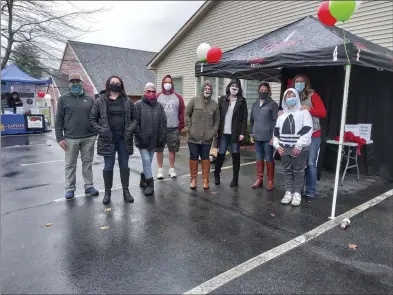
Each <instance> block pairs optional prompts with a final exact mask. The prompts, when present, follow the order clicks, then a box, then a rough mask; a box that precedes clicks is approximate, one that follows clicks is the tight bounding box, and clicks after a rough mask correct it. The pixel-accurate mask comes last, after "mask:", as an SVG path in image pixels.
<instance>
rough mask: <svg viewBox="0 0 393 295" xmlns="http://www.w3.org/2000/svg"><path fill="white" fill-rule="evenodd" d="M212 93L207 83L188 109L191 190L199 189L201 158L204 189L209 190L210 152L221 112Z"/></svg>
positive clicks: (211, 88)
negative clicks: (198, 178)
mask: <svg viewBox="0 0 393 295" xmlns="http://www.w3.org/2000/svg"><path fill="white" fill-rule="evenodd" d="M212 91H213V86H212V83H211V82H210V81H205V82H204V83H203V85H202V89H201V95H200V96H198V97H194V98H193V99H191V101H190V102H189V103H188V105H187V108H186V125H187V129H188V138H187V142H188V147H189V150H190V161H189V163H190V176H191V177H190V178H191V183H190V188H191V189H195V188H196V187H197V175H198V161H199V157H200V158H201V162H202V178H203V188H204V189H208V188H209V174H210V159H209V152H210V148H211V145H212V141H213V138H214V136H216V134H217V131H218V127H219V124H220V111H219V109H218V105H217V103H216V102H215V101H214V100H212V98H211V97H212Z"/></svg>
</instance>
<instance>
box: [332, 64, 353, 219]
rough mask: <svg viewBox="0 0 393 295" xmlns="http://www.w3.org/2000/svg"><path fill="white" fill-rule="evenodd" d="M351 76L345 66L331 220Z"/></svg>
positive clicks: (338, 175) (333, 215) (347, 66)
mask: <svg viewBox="0 0 393 295" xmlns="http://www.w3.org/2000/svg"><path fill="white" fill-rule="evenodd" d="M350 76H351V65H350V64H349V65H346V66H345V82H344V96H343V105H342V110H341V124H340V139H339V145H338V154H337V166H336V178H335V180H334V192H333V202H332V213H331V216H330V217H329V218H330V219H334V218H335V214H336V202H337V191H338V182H339V178H340V167H341V158H342V151H343V142H344V129H345V121H346V117H347V105H348V89H349V78H350Z"/></svg>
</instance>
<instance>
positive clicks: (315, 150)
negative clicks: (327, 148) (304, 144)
mask: <svg viewBox="0 0 393 295" xmlns="http://www.w3.org/2000/svg"><path fill="white" fill-rule="evenodd" d="M320 146H321V138H320V137H312V138H311V145H310V152H309V154H308V160H307V168H306V195H307V196H309V197H314V196H315V186H316V184H317V162H318V156H319V147H320Z"/></svg>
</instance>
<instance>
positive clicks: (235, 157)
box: [230, 153, 240, 187]
mask: <svg viewBox="0 0 393 295" xmlns="http://www.w3.org/2000/svg"><path fill="white" fill-rule="evenodd" d="M232 167H233V168H232V169H233V179H232V181H231V184H230V187H235V186H238V184H239V171H240V153H235V154H232Z"/></svg>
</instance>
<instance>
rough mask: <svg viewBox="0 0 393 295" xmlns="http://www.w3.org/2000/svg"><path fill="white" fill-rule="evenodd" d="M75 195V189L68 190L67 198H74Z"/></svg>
mask: <svg viewBox="0 0 393 295" xmlns="http://www.w3.org/2000/svg"><path fill="white" fill-rule="evenodd" d="M74 197H75V195H74V192H73V191H67V192H66V193H65V198H66V199H67V200H71V199H73V198H74Z"/></svg>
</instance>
